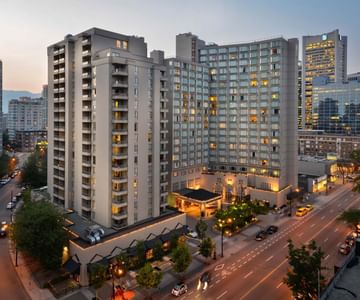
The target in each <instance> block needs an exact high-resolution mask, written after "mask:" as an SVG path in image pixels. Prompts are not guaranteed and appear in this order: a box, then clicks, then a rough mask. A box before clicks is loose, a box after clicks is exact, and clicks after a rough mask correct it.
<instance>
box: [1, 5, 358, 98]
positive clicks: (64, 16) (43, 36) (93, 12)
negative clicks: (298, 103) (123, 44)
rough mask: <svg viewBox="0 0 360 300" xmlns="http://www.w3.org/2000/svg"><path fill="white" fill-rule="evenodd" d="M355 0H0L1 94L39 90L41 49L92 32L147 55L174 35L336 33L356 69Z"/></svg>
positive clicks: (43, 67)
mask: <svg viewBox="0 0 360 300" xmlns="http://www.w3.org/2000/svg"><path fill="white" fill-rule="evenodd" d="M359 12H360V1H359V0H345V1H339V0H326V1H325V0H324V1H320V0H304V1H294V0H273V1H268V0H253V1H245V0H238V1H232V0H228V1H226V0H223V1H219V0H216V1H214V0H204V1H203V0H181V1H180V0H179V1H175V0H131V1H130V0H102V1H99V0H87V1H85V0H61V1H51V0H30V1H29V0H1V3H0V28H1V29H0V59H1V60H2V61H3V65H4V75H3V77H4V89H7V90H10V89H13V90H29V91H32V92H39V91H40V90H41V86H42V84H44V83H46V82H47V52H46V48H47V46H48V45H50V44H53V43H55V42H58V41H60V40H62V39H63V38H64V36H65V35H66V34H68V33H71V34H77V33H80V32H82V31H84V30H87V29H89V28H91V27H99V28H103V29H107V30H111V31H115V32H119V33H123V34H127V35H138V36H143V37H145V40H146V42H147V43H148V51H151V50H153V49H160V50H164V51H165V55H166V57H170V56H173V55H174V54H175V35H176V34H178V33H183V32H189V31H191V32H193V33H194V34H197V35H198V36H199V37H200V38H201V39H204V40H205V41H207V42H216V43H236V42H243V41H245V42H246V41H252V40H258V39H263V38H269V37H274V36H283V37H285V38H292V37H297V38H299V40H301V37H302V36H303V35H313V34H319V33H322V32H329V31H332V30H334V29H339V30H340V34H342V35H347V36H348V73H351V72H357V71H360V32H359V28H360V18H359Z"/></svg>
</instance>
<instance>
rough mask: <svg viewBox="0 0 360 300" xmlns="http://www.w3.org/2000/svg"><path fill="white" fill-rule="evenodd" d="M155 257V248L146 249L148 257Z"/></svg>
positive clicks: (148, 258)
mask: <svg viewBox="0 0 360 300" xmlns="http://www.w3.org/2000/svg"><path fill="white" fill-rule="evenodd" d="M153 257H154V250H153V249H149V250H148V251H146V259H147V260H150V259H152V258H153Z"/></svg>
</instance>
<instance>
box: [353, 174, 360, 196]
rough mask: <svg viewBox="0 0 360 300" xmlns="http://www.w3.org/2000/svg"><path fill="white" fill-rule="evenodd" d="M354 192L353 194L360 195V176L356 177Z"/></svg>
mask: <svg viewBox="0 0 360 300" xmlns="http://www.w3.org/2000/svg"><path fill="white" fill-rule="evenodd" d="M352 190H353V192H357V193H360V175H358V176H356V177H355V179H354V185H353V188H352Z"/></svg>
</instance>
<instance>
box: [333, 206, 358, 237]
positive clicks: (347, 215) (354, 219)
mask: <svg viewBox="0 0 360 300" xmlns="http://www.w3.org/2000/svg"><path fill="white" fill-rule="evenodd" d="M338 220H340V221H345V222H346V223H347V224H349V225H350V226H353V227H354V229H355V232H357V225H358V224H360V209H356V208H350V209H349V210H345V211H343V212H342V214H341V215H340V216H339V217H338Z"/></svg>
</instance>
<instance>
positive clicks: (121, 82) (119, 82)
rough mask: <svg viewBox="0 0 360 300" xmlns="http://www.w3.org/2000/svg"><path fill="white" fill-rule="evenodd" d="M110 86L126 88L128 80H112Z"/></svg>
mask: <svg viewBox="0 0 360 300" xmlns="http://www.w3.org/2000/svg"><path fill="white" fill-rule="evenodd" d="M112 86H113V87H114V88H116V87H119V88H127V87H128V82H127V81H126V80H115V81H113V84H112Z"/></svg>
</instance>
